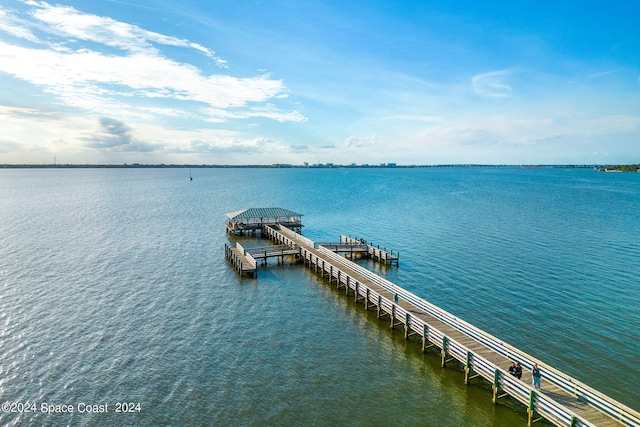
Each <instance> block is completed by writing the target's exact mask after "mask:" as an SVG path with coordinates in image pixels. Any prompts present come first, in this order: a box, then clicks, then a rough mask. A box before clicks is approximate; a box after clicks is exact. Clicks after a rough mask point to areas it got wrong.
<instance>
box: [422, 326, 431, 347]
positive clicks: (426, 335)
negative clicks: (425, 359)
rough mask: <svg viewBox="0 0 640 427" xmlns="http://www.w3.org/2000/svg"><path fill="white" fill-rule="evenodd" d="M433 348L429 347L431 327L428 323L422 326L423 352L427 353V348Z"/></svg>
mask: <svg viewBox="0 0 640 427" xmlns="http://www.w3.org/2000/svg"><path fill="white" fill-rule="evenodd" d="M429 347H431V346H430V345H429V325H427V324H426V323H423V324H422V352H423V353H426V352H427V348H429Z"/></svg>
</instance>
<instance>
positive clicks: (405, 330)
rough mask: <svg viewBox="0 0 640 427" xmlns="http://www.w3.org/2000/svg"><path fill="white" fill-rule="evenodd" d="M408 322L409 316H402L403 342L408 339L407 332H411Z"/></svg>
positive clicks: (409, 320)
mask: <svg viewBox="0 0 640 427" xmlns="http://www.w3.org/2000/svg"><path fill="white" fill-rule="evenodd" d="M410 322H411V315H410V314H409V313H407V314H406V315H405V316H404V339H405V340H408V339H409V331H410V330H411V326H410Z"/></svg>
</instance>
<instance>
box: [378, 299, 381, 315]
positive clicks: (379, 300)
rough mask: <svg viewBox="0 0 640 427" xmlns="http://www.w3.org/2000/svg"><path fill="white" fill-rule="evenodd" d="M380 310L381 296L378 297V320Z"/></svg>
mask: <svg viewBox="0 0 640 427" xmlns="http://www.w3.org/2000/svg"><path fill="white" fill-rule="evenodd" d="M381 310H382V295H378V319H379V318H380V311H381Z"/></svg>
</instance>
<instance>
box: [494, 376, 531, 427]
mask: <svg viewBox="0 0 640 427" xmlns="http://www.w3.org/2000/svg"><path fill="white" fill-rule="evenodd" d="M499 386H500V371H498V369H496V370H495V371H494V372H493V386H492V388H493V398H492V399H491V400H492V401H493V404H494V405H495V404H496V403H498V387H499ZM532 393H533V392H532ZM529 405H531V401H530V402H529ZM529 419H531V418H529ZM529 425H531V424H529Z"/></svg>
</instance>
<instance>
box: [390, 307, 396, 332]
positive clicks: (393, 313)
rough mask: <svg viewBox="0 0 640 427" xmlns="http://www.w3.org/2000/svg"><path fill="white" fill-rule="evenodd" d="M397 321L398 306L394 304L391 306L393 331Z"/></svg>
mask: <svg viewBox="0 0 640 427" xmlns="http://www.w3.org/2000/svg"><path fill="white" fill-rule="evenodd" d="M395 321H396V305H395V304H393V305H392V306H391V329H393V327H394V326H395Z"/></svg>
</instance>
